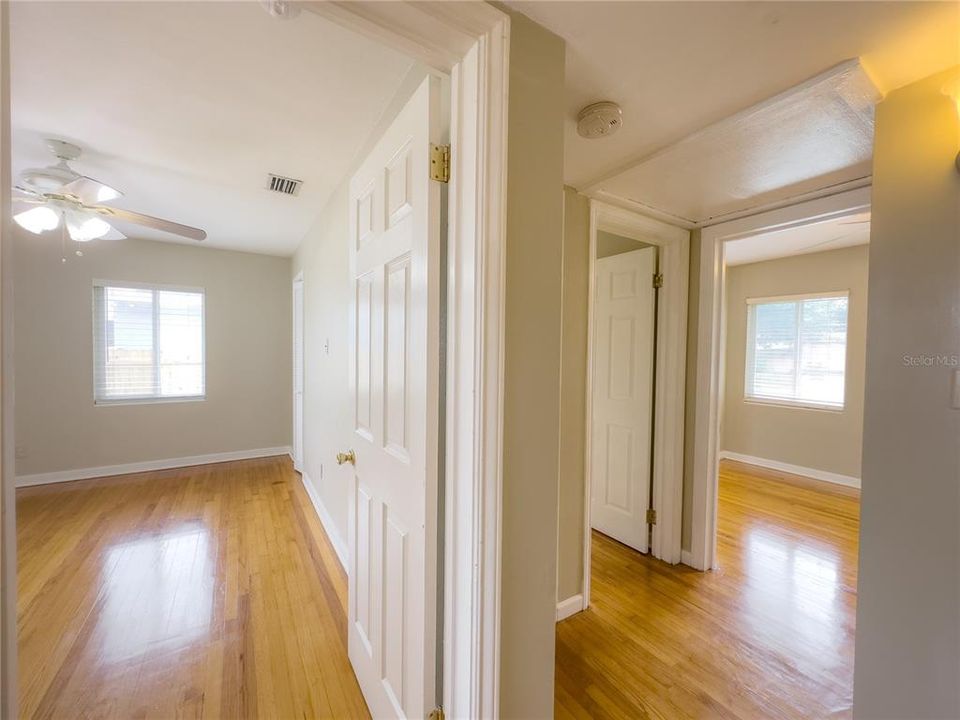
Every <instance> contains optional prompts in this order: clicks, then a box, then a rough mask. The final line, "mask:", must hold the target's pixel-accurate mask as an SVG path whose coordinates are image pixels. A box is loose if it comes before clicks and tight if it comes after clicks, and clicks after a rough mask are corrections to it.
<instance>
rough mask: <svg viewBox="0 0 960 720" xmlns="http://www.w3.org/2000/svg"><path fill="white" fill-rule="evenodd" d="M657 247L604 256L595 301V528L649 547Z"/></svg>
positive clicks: (599, 262) (639, 546) (643, 549)
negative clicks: (648, 518) (648, 525)
mask: <svg viewBox="0 0 960 720" xmlns="http://www.w3.org/2000/svg"><path fill="white" fill-rule="evenodd" d="M656 253H657V249H656V248H644V249H642V250H634V251H633V252H628V253H623V254H621V255H613V256H611V257H607V258H600V259H599V260H597V265H596V271H597V283H596V287H597V296H596V299H595V304H594V323H595V324H594V327H595V328H596V331H595V333H594V348H593V352H594V355H593V367H594V378H593V388H594V389H593V418H592V423H593V427H592V428H591V438H592V440H591V468H590V474H591V483H592V487H591V494H590V495H591V501H590V520H591V524H592V526H593V527H594V528H595V529H596V530H599V531H600V532H602V533H604V534H605V535H609V536H610V537H613V538H615V539H617V540H619V541H620V542H622V543H625V544H627V545H629V546H630V547H632V548H635V549H637V550H639V551H641V552H646V551H647V537H648V531H647V520H646V511H647V508H648V507H649V500H650V470H651V458H650V447H651V439H652V438H651V430H652V427H653V367H654V366H653V363H654V354H653V348H654V329H655V308H656V290H654V288H653V282H652V280H653V274H654V272H656V262H657V255H656Z"/></svg>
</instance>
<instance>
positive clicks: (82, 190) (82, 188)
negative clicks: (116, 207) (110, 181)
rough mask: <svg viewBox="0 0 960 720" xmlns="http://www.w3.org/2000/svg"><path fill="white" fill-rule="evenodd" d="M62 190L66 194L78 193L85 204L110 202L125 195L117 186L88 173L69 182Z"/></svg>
mask: <svg viewBox="0 0 960 720" xmlns="http://www.w3.org/2000/svg"><path fill="white" fill-rule="evenodd" d="M60 192H61V193H63V194H64V195H67V194H69V195H76V196H77V197H78V198H80V202H82V203H83V204H84V205H87V204H93V203H101V202H110V201H111V200H116V199H117V198H118V197H123V193H122V192H120V191H119V190H117V189H116V188H112V187H110V186H109V185H107V184H106V183H102V182H100V181H99V180H94V179H93V178H91V177H87V176H86V175H81V176H80V177H78V178H77V179H76V180H74V181H72V182H68V183H67V184H66V185H64V186H63V188H61V190H60Z"/></svg>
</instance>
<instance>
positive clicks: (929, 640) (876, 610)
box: [853, 67, 960, 720]
mask: <svg viewBox="0 0 960 720" xmlns="http://www.w3.org/2000/svg"><path fill="white" fill-rule="evenodd" d="M951 81H952V82H957V81H960V67H957V68H954V70H953V71H951V72H948V73H941V74H939V75H934V76H932V77H929V78H927V79H926V80H922V81H920V82H918V83H915V84H913V85H909V86H907V87H905V88H902V89H900V90H896V91H893V92H891V93H889V94H888V95H887V96H886V98H885V99H884V100H883V102H881V103H880V104H879V105H878V106H877V115H876V134H875V148H874V161H873V200H872V203H873V211H872V227H871V232H870V317H869V321H868V326H867V370H866V405H865V413H864V428H863V488H864V489H863V496H862V501H861V526H860V571H859V582H858V590H857V598H858V600H857V637H856V643H857V658H856V671H855V676H854V695H853V703H854V716H855V717H857V718H860V719H862V720H868V719H869V720H875V719H878V718H907V717H909V718H956V717H960V682H958V678H960V410H957V409H955V408H953V407H951V398H950V393H951V388H952V387H953V383H955V382H957V381H956V380H955V379H954V377H953V375H954V367H950V365H951V362H953V363H955V362H957V358H958V356H960V173H958V172H957V169H956V167H954V158H955V157H956V155H957V149H958V148H960V121H958V114H957V107H956V106H955V104H954V103H953V102H952V101H951V99H950V98H949V97H947V96H946V95H945V94H944V93H943V88H944V87H945V86H948V84H949V83H950V82H951ZM937 356H941V357H944V358H945V359H946V362H945V363H937V362H936V360H935V358H936V357H937ZM925 357H926V358H934V360H932V361H931V364H926V362H925V361H924V358H925ZM951 359H952V361H951Z"/></svg>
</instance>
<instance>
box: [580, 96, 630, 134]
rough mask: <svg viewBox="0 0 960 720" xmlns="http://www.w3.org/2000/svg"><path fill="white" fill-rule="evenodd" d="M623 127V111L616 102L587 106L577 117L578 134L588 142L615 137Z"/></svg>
mask: <svg viewBox="0 0 960 720" xmlns="http://www.w3.org/2000/svg"><path fill="white" fill-rule="evenodd" d="M621 125H623V111H622V110H621V109H620V106H619V105H617V104H616V103H615V102H606V101H605V102H598V103H593V104H592V105H587V106H586V107H585V108H584V109H583V110H581V111H580V114H579V115H577V132H578V133H580V136H581V137H585V138H587V139H588V140H594V139H596V138H602V137H608V136H610V135H613V134H614V133H615V132H616V131H617V130H619V129H620V126H621Z"/></svg>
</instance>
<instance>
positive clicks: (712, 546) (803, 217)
mask: <svg viewBox="0 0 960 720" xmlns="http://www.w3.org/2000/svg"><path fill="white" fill-rule="evenodd" d="M869 209H870V188H869V187H862V188H857V189H855V190H848V191H846V192H841V193H837V194H836V195H831V196H829V197H822V198H818V199H816V200H809V201H807V202H802V203H797V204H796V205H790V206H788V207H782V208H778V209H776V210H770V211H768V212H762V213H759V214H757V215H751V216H749V217H745V218H740V219H738V220H731V221H729V222H725V223H720V224H718V225H713V226H710V227H707V228H704V229H703V230H702V232H701V236H700V304H699V311H700V313H699V324H698V326H697V378H696V380H697V393H696V398H697V399H696V420H695V424H694V440H695V445H694V463H693V488H692V492H693V517H692V522H691V532H692V535H691V538H692V539H691V547H690V556H689V558H688V557H686V556H685V557H684V562H685V563H686V564H688V565H691V566H692V567H695V568H696V569H698V570H712V569H714V568H715V567H716V552H717V480H718V472H719V463H720V419H721V417H722V415H723V396H722V391H723V366H724V346H725V335H726V332H725V328H726V309H725V302H724V298H725V296H726V288H725V283H726V277H725V273H726V266H725V261H724V244H725V243H726V242H727V241H729V240H739V239H741V238H746V237H750V236H753V235H760V234H762V233H765V232H770V231H772V230H785V229H787V228H791V227H802V226H803V225H811V224H814V223H817V222H823V221H824V220H830V219H836V218H842V217H848V216H850V215H857V214H858V213H862V212H864V211H865V210H869Z"/></svg>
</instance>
